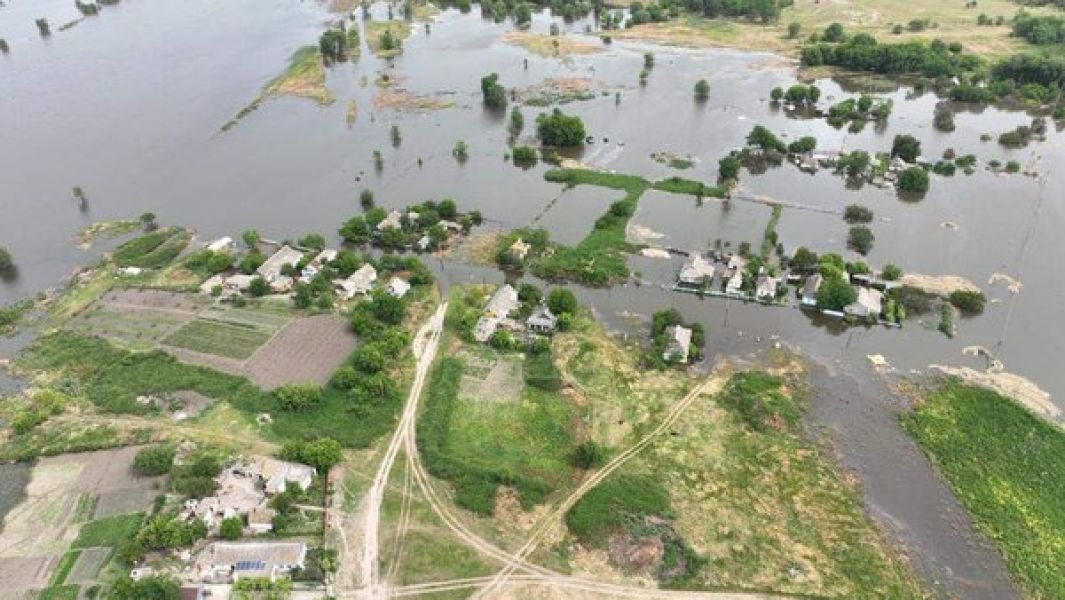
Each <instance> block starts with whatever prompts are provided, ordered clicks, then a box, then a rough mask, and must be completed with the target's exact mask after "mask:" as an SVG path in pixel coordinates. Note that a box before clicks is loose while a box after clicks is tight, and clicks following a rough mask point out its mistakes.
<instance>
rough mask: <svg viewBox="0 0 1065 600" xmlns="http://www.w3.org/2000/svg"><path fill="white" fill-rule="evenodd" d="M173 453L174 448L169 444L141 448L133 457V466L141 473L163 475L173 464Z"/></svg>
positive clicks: (174, 451)
mask: <svg viewBox="0 0 1065 600" xmlns="http://www.w3.org/2000/svg"><path fill="white" fill-rule="evenodd" d="M175 453H176V450H175V448H174V447H173V446H171V445H169V444H163V445H160V446H148V447H147V448H142V449H140V450H138V451H137V455H136V456H134V457H133V468H134V469H136V471H137V472H138V473H140V474H141V475H148V476H156V475H165V474H167V473H169V472H170V468H171V467H173V465H174V454H175Z"/></svg>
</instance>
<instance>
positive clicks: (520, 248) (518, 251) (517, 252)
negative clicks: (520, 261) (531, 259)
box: [510, 238, 532, 258]
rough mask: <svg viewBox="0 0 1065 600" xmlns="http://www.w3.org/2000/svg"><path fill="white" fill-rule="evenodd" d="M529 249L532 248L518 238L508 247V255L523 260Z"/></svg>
mask: <svg viewBox="0 0 1065 600" xmlns="http://www.w3.org/2000/svg"><path fill="white" fill-rule="evenodd" d="M531 248H532V246H530V245H529V244H527V243H525V241H524V240H522V239H521V238H518V239H516V240H514V243H513V244H511V245H510V253H511V254H513V255H514V256H516V257H518V258H525V255H527V254H528V253H529V249H531Z"/></svg>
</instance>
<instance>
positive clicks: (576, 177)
mask: <svg viewBox="0 0 1065 600" xmlns="http://www.w3.org/2000/svg"><path fill="white" fill-rule="evenodd" d="M544 179H546V180H548V181H551V182H554V183H564V184H566V185H570V186H577V185H594V186H598V187H605V188H609V189H613V190H622V191H624V192H625V196H624V197H623V198H622V199H621V200H619V201H618V203H619V204H621V205H623V206H625V207H626V208H627V212H628V216H626V217H614V218H610V217H612V215H611V214H610V213H607V214H606V215H604V216H603V217H602V218H600V220H599V221H598V222H596V227H595V229H593V230H592V231H591V233H589V234H588V236H587V237H585V238H584V240H582V241H581V243H580V244H579V245H578V246H577V248H578V249H580V250H581V251H583V252H585V253H593V252H597V251H605V250H620V251H627V250H629V249H631V246H630V244H629V243H628V242H626V241H625V226H626V225H628V223H629V217H631V216H632V215H633V214H634V213H635V212H636V205H637V203H638V202H639V201H640V196H642V195H643V193H644V192H645V191H647V188H649V187H651V183H650V182H649V181H647V180H646V179H644V178H643V177H638V176H636V175H622V174H617V173H604V172H602V171H592V170H589V169H552V170H550V171H548V172H546V173H544Z"/></svg>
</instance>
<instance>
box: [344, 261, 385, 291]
mask: <svg viewBox="0 0 1065 600" xmlns="http://www.w3.org/2000/svg"><path fill="white" fill-rule="evenodd" d="M375 281H377V269H375V268H373V265H371V264H370V263H366V264H365V265H363V266H361V267H359V268H358V269H357V270H356V271H355V272H354V273H352V274H351V275H349V276H348V278H347V279H334V280H333V283H334V284H336V285H337V286H339V287H341V288H343V289H344V291H345V292H347V293H348V295H349V296H354V295H355V294H365V293H367V292H369V291H370V287H371V286H372V285H373V282H375Z"/></svg>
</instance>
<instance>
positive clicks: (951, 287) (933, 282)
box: [900, 273, 980, 296]
mask: <svg viewBox="0 0 1065 600" xmlns="http://www.w3.org/2000/svg"><path fill="white" fill-rule="evenodd" d="M900 281H901V282H902V285H908V286H911V287H915V288H917V289H919V290H923V291H925V292H928V293H930V294H938V295H940V296H949V295H950V294H951V293H952V292H957V291H964V292H979V291H980V287H979V286H977V285H976V284H975V283H973V282H971V281H969V280H968V279H965V278H964V277H959V276H957V275H938V276H937V275H922V274H920V273H906V274H905V275H903V276H902V279H901V280H900Z"/></svg>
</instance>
